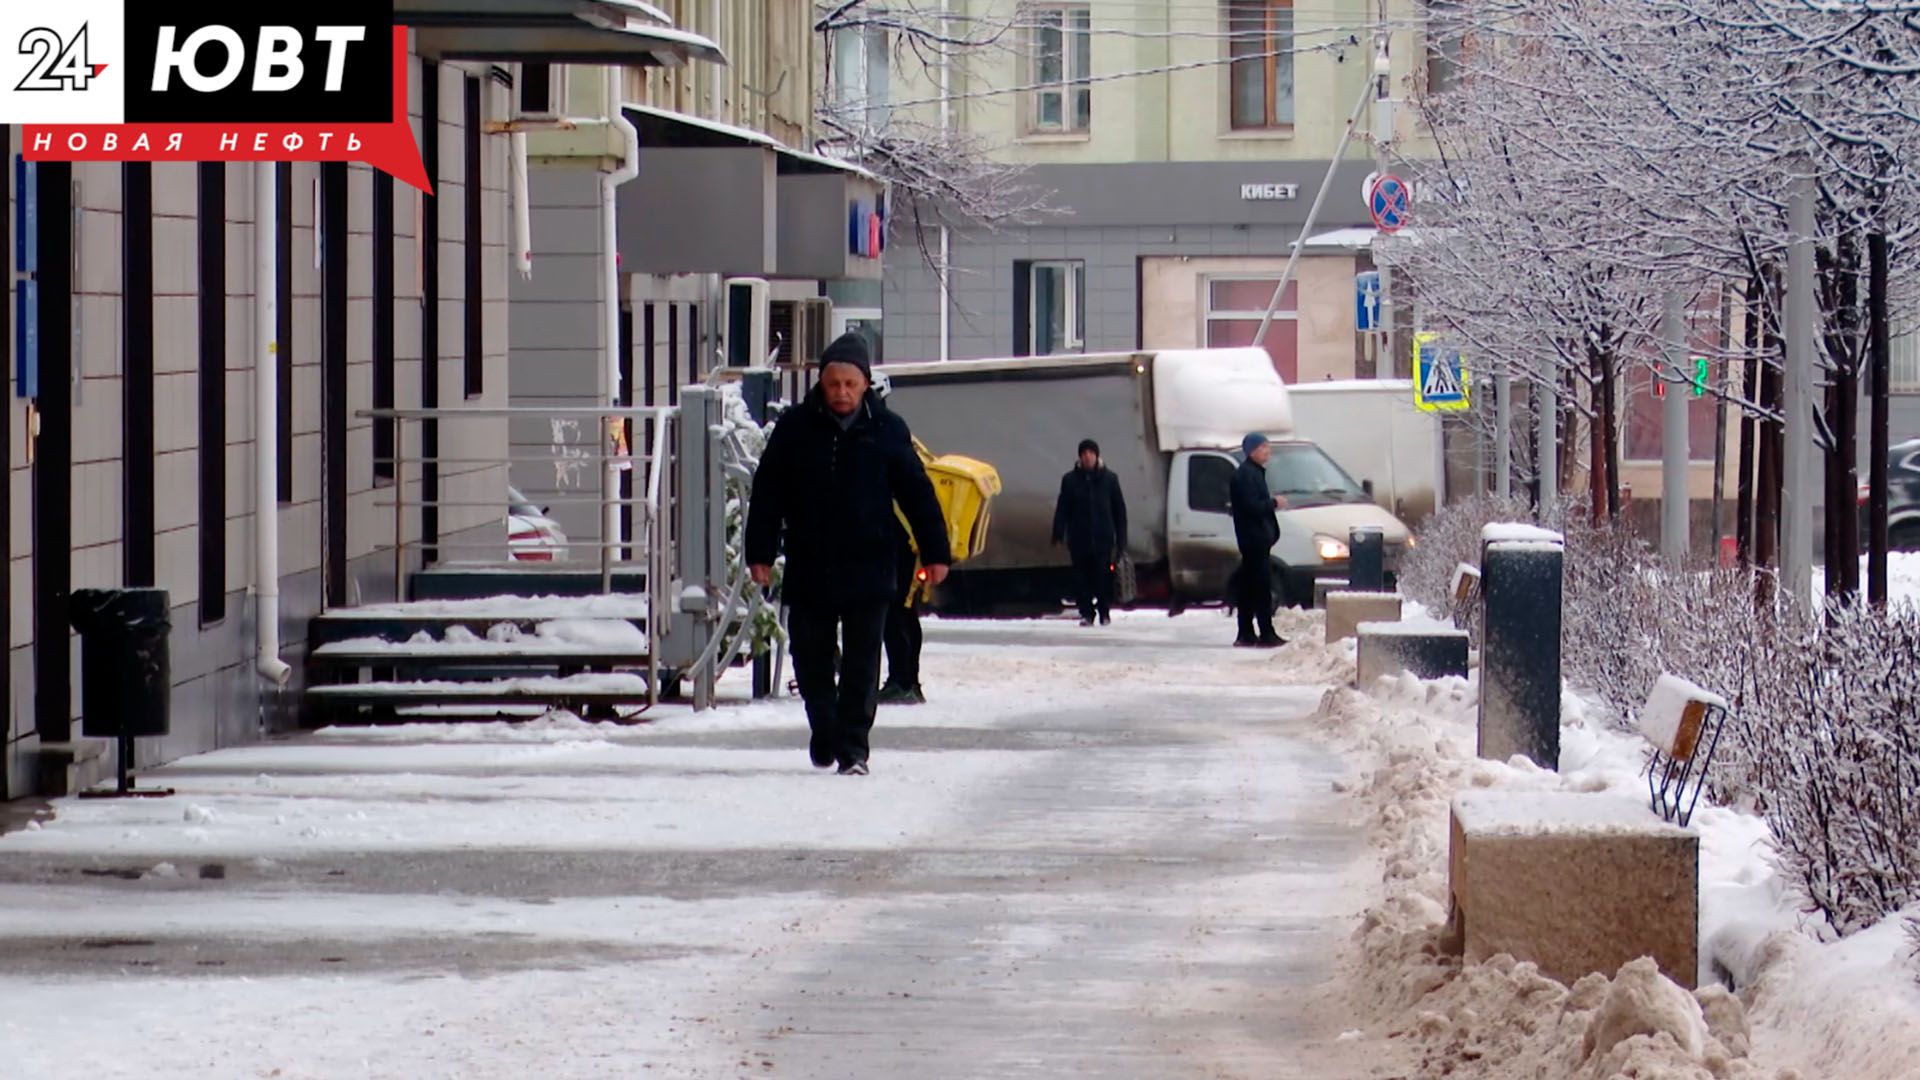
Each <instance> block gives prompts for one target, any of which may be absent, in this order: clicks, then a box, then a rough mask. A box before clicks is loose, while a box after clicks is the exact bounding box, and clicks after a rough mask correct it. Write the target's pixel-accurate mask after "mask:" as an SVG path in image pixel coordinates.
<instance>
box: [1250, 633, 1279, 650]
mask: <svg viewBox="0 0 1920 1080" xmlns="http://www.w3.org/2000/svg"><path fill="white" fill-rule="evenodd" d="M1286 643H1287V639H1286V638H1283V637H1281V636H1280V635H1279V634H1276V633H1273V632H1272V631H1268V632H1267V633H1264V634H1261V635H1260V640H1259V641H1257V642H1255V643H1254V644H1256V645H1258V646H1259V647H1260V648H1262V649H1277V648H1279V647H1280V646H1282V645H1285V644H1286Z"/></svg>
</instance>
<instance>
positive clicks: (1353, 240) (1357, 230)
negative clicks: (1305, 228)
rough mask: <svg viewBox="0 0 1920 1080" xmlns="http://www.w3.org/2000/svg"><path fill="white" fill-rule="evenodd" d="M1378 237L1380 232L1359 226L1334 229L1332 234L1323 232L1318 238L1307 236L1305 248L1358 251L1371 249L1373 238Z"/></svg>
mask: <svg viewBox="0 0 1920 1080" xmlns="http://www.w3.org/2000/svg"><path fill="white" fill-rule="evenodd" d="M1379 235H1380V230H1378V229H1374V228H1369V227H1367V226H1365V225H1360V226H1355V227H1353V228H1347V229H1334V230H1333V231H1332V232H1323V233H1321V234H1320V235H1318V236H1309V237H1307V246H1308V247H1310V248H1311V247H1338V248H1351V249H1353V250H1355V251H1358V250H1359V249H1361V248H1364V247H1371V246H1372V245H1373V241H1374V238H1375V237H1377V236H1379Z"/></svg>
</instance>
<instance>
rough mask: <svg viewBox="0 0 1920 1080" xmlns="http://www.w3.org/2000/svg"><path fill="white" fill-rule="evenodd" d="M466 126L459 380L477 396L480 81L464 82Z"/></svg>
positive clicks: (482, 384) (481, 379)
mask: <svg viewBox="0 0 1920 1080" xmlns="http://www.w3.org/2000/svg"><path fill="white" fill-rule="evenodd" d="M466 105H467V108H466V116H465V121H466V122H465V124H464V126H463V127H462V128H461V135H462V136H463V137H464V138H465V139H466V151H467V154H466V157H467V171H466V173H465V175H464V179H465V181H466V185H465V188H464V189H463V190H462V192H461V195H462V197H463V199H464V200H465V204H466V225H467V228H466V232H464V233H462V234H461V240H460V246H461V248H462V249H463V250H464V251H465V252H466V258H467V295H466V297H465V299H464V301H463V302H464V305H465V307H466V332H467V333H466V353H465V356H464V358H463V360H464V362H463V365H462V367H463V369H464V371H463V374H464V376H465V378H464V379H463V380H462V381H463V382H464V384H465V386H464V389H465V390H466V395H467V396H468V397H470V398H474V397H479V396H480V395H481V394H482V393H484V392H485V390H486V370H487V361H486V355H485V352H484V349H485V341H484V335H483V333H482V331H483V329H484V324H483V321H482V320H483V318H484V315H483V313H484V312H485V311H486V305H485V303H484V301H485V297H483V296H482V295H481V290H482V277H481V271H482V269H483V267H484V266H485V263H484V261H483V260H484V259H485V258H486V256H485V253H484V252H483V250H482V248H483V246H484V245H483V244H482V242H481V229H480V224H481V220H482V219H481V216H480V207H481V202H482V200H484V199H485V198H486V177H485V175H484V173H483V171H482V169H481V158H480V124H481V122H482V117H481V115H480V80H479V79H475V78H472V77H469V78H468V79H467V102H466Z"/></svg>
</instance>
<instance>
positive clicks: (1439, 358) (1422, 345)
mask: <svg viewBox="0 0 1920 1080" xmlns="http://www.w3.org/2000/svg"><path fill="white" fill-rule="evenodd" d="M1468 385H1469V383H1468V377H1467V357H1466V354H1465V353H1463V352H1461V351H1460V349H1459V347H1458V346H1454V345H1443V344H1441V343H1440V335H1439V334H1434V333H1426V334H1415V335H1413V404H1414V406H1415V407H1416V408H1419V409H1421V410H1423V411H1425V412H1440V411H1443V410H1445V411H1453V410H1458V409H1465V408H1467V407H1468V406H1470V405H1471V404H1472V401H1471V399H1470V397H1469V394H1468V389H1467V388H1468Z"/></svg>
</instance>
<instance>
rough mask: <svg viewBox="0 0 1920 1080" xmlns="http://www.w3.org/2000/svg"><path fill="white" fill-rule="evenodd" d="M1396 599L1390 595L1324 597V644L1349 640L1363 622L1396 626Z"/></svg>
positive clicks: (1350, 594) (1358, 594)
mask: <svg viewBox="0 0 1920 1080" xmlns="http://www.w3.org/2000/svg"><path fill="white" fill-rule="evenodd" d="M1399 621H1400V597H1398V596H1396V595H1394V594H1393V593H1377V592H1332V593H1328V594H1327V644H1329V645H1331V644H1333V643H1334V642H1336V641H1339V640H1340V639H1341V638H1350V637H1352V636H1353V635H1354V634H1355V633H1357V632H1358V630H1359V627H1360V624H1361V623H1363V622H1399Z"/></svg>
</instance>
